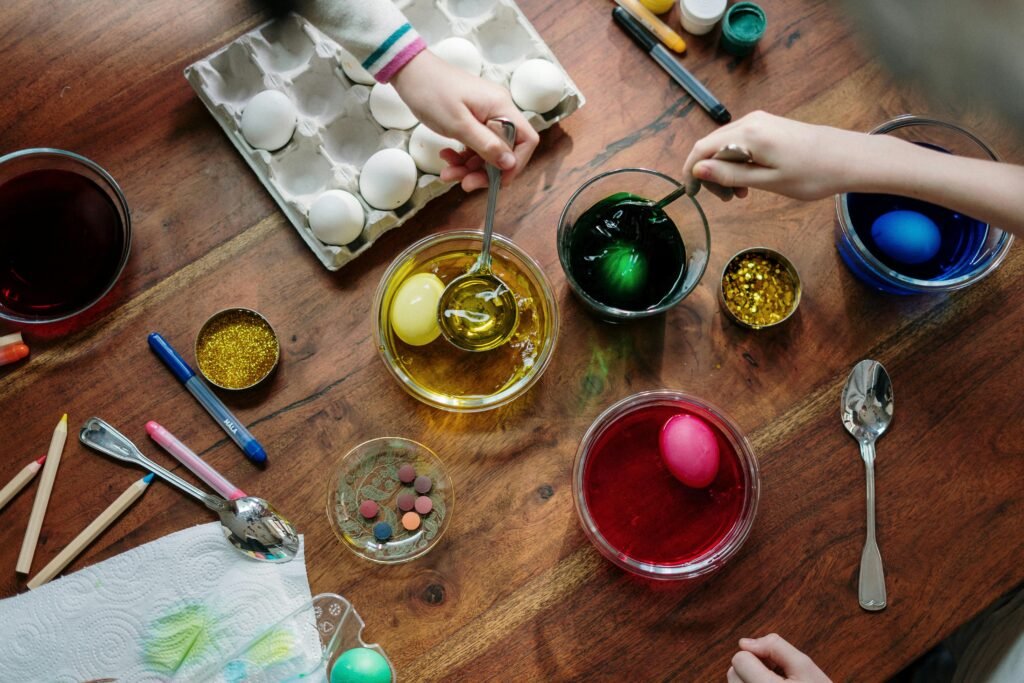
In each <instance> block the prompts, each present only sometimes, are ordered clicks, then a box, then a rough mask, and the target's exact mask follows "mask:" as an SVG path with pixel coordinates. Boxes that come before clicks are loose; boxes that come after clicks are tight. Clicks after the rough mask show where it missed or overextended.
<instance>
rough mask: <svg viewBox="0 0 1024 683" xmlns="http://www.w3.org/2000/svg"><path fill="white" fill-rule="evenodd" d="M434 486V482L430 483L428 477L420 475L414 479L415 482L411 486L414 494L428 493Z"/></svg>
mask: <svg viewBox="0 0 1024 683" xmlns="http://www.w3.org/2000/svg"><path fill="white" fill-rule="evenodd" d="M433 485H434V482H432V481H430V477H428V476H427V475H425V474H421V475H420V476H418V477H416V482H415V483H414V484H413V485H412V487H413V488H414V489H416V493H426V492H428V491H430V487H431V486H433Z"/></svg>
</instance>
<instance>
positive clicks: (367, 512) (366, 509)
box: [359, 500, 377, 519]
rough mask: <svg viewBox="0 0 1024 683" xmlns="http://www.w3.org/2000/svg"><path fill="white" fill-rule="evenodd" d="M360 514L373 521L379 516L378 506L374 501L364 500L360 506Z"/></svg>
mask: <svg viewBox="0 0 1024 683" xmlns="http://www.w3.org/2000/svg"><path fill="white" fill-rule="evenodd" d="M359 514H361V515H362V516H363V517H366V519H373V518H374V517H376V516H377V504H376V503H374V502H373V501H372V500H364V501H363V502H362V503H360V504H359Z"/></svg>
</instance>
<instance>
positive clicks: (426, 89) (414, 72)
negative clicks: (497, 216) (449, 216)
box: [391, 50, 540, 192]
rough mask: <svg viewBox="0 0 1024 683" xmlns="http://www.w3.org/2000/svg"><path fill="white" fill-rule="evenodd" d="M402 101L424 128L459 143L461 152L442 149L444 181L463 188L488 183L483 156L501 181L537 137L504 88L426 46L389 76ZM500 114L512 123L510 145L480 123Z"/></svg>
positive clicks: (515, 170) (523, 162) (520, 163)
mask: <svg viewBox="0 0 1024 683" xmlns="http://www.w3.org/2000/svg"><path fill="white" fill-rule="evenodd" d="M391 84H392V85H394V86H395V89H396V90H397V91H398V94H399V95H400V96H401V97H402V100H403V101H404V102H405V103H406V104H407V105H408V106H409V108H410V109H411V110H412V112H413V113H414V114H415V115H416V118H418V119H419V120H420V121H422V122H423V123H425V124H426V125H427V127H428V128H430V129H432V130H434V131H435V132H437V133H440V134H441V135H446V136H448V137H450V138H455V139H456V140H458V141H460V142H462V143H464V144H465V145H466V147H467V149H466V151H465V152H462V153H458V152H456V151H455V150H444V151H443V152H442V153H441V158H442V159H444V161H445V162H447V163H448V167H447V168H445V169H444V170H443V171H441V180H443V181H445V182H453V181H461V182H462V189H464V190H466V191H467V192H471V191H473V190H476V189H479V188H481V187H486V186H487V174H486V173H485V172H484V170H483V165H484V162H485V161H487V162H489V163H491V164H494V165H495V166H497V167H498V168H500V169H501V170H502V171H503V172H504V173H503V174H502V179H503V180H511V179H512V178H514V177H515V176H516V175H517V174H518V173H519V172H520V171H522V169H523V167H524V166H526V162H528V161H529V160H530V156H531V155H532V154H533V150H534V149H535V148H536V147H537V142H538V141H539V140H540V138H539V137H538V135H537V131H535V130H534V129H533V126H531V125H530V124H529V123H527V121H526V119H525V118H524V117H523V115H522V113H521V112H520V111H519V109H518V108H517V107H516V105H515V104H514V103H513V102H512V96H511V95H510V94H509V92H508V91H507V90H505V88H502V87H501V86H499V85H497V84H495V83H491V82H490V81H485V80H484V79H482V78H477V77H476V76H471V75H470V74H468V73H466V72H465V71H462V70H461V69H459V68H457V67H454V66H452V65H450V64H448V63H447V62H445V61H444V60H442V59H441V58H439V57H437V56H436V55H434V54H433V53H431V52H430V51H429V50H424V51H422V52H420V53H419V54H418V55H416V57H414V58H413V59H412V60H411V61H410V62H409V63H408V64H406V65H405V66H404V67H402V69H401V70H400V71H399V72H398V73H397V74H396V75H395V76H394V77H393V78H392V79H391ZM496 117H504V118H506V119H508V120H510V121H511V122H512V123H514V124H515V126H516V144H515V149H514V150H509V149H508V146H507V145H505V143H504V142H502V141H501V139H500V138H499V137H498V136H497V135H496V134H495V133H494V132H493V131H491V130H490V129H489V128H488V127H487V126H486V125H485V124H486V122H487V121H488V120H489V119H493V118H496Z"/></svg>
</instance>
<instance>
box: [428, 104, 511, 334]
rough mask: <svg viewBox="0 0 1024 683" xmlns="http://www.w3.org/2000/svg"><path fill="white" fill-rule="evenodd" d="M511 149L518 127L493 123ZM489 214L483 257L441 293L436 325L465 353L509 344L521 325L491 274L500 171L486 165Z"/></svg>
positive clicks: (507, 293)
mask: <svg viewBox="0 0 1024 683" xmlns="http://www.w3.org/2000/svg"><path fill="white" fill-rule="evenodd" d="M487 125H488V126H490V127H491V128H493V129H496V130H497V131H498V133H499V135H500V136H501V138H502V140H504V141H505V142H506V144H508V145H509V146H510V147H511V146H512V145H514V144H515V140H516V127H515V125H513V123H512V122H511V121H508V120H507V119H492V120H490V121H488V124H487ZM487 181H488V183H489V187H488V190H487V214H486V217H485V219H484V243H483V247H482V249H481V250H480V257H479V258H478V259H477V260H476V262H475V263H474V264H473V266H472V267H470V269H469V271H468V272H467V273H466V274H465V275H462V276H460V277H457V278H455V279H454V280H452V281H451V282H449V283H448V285H447V286H446V287H445V289H444V292H442V293H441V299H440V301H439V302H438V306H437V322H438V325H439V326H440V327H441V334H442V335H444V338H445V339H447V340H448V341H449V342H451V343H452V344H453V345H455V346H457V347H459V348H460V349H463V350H465V351H490V350H491V349H496V348H498V347H499V346H501V345H502V344H504V343H505V342H507V341H508V340H509V339H510V338H511V337H512V334H513V333H514V332H515V331H516V326H517V325H518V324H519V305H518V304H517V302H516V298H515V295H514V294H513V293H512V290H510V289H509V288H508V286H507V285H506V284H505V283H504V282H502V281H501V279H500V278H498V277H497V276H496V275H494V273H492V272H491V235H492V234H493V233H494V212H495V209H496V208H497V205H498V190H499V189H500V188H501V170H500V169H499V168H498V167H496V166H493V165H491V164H487Z"/></svg>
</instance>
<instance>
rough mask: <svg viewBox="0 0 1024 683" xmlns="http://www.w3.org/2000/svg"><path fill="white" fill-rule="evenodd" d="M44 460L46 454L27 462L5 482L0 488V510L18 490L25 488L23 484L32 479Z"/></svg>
mask: <svg viewBox="0 0 1024 683" xmlns="http://www.w3.org/2000/svg"><path fill="white" fill-rule="evenodd" d="M45 460H46V456H45V455H44V456H43V457H41V458H39V459H38V460H33V461H32V462H30V463H29V464H27V465H25V467H24V468H22V470H21V472H18V473H17V474H16V475H14V479H11V480H10V481H9V482H7V486H4V487H3V488H2V489H0V510H3V509H4V506H5V505H7V504H8V503H9V502H11V498H14V496H16V495H18V491H20V490H22V489H23V488H25V485H26V484H28V483H29V482H30V481H32V478H33V477H34V476H36V472H38V471H39V468H40V467H42V466H43V462H44V461H45Z"/></svg>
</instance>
